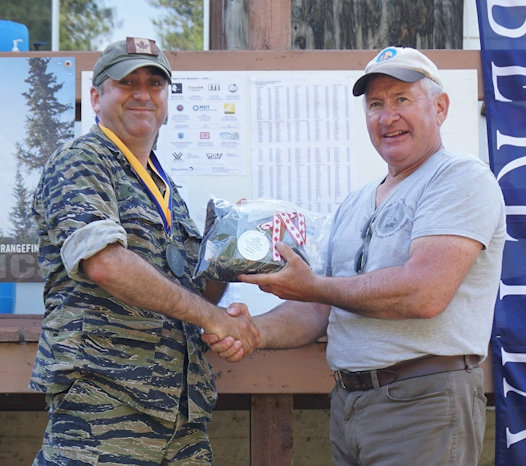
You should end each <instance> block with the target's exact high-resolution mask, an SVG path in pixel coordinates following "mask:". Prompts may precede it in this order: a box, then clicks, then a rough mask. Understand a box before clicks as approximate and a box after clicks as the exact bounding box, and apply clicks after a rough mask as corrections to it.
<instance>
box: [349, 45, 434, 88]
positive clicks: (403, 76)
mask: <svg viewBox="0 0 526 466" xmlns="http://www.w3.org/2000/svg"><path fill="white" fill-rule="evenodd" d="M378 74H386V75H389V76H392V77H393V78H396V79H399V80H400V81H405V82H408V83H414V82H416V81H419V80H420V79H422V78H424V77H427V78H430V79H432V80H433V81H435V82H436V83H437V84H438V85H440V86H441V87H442V82H441V81H440V77H439V76H438V68H437V67H436V65H435V64H434V63H433V62H432V61H431V60H430V59H429V58H427V57H426V56H425V55H424V54H423V53H422V52H419V51H418V50H415V49H412V48H410V47H387V48H386V49H383V50H382V51H381V52H380V53H379V54H378V55H376V57H374V58H373V59H372V60H371V61H370V62H369V63H368V64H367V66H366V67H365V74H364V75H363V76H362V77H360V79H358V81H356V83H355V84H354V87H353V90H352V93H353V94H354V95H355V96H359V95H362V94H364V93H365V89H366V88H367V83H368V81H369V79H370V78H371V77H372V76H374V75H378Z"/></svg>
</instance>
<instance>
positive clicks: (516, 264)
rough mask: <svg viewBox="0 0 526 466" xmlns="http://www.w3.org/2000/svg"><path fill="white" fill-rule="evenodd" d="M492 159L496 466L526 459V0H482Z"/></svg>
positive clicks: (479, 4) (480, 12)
mask: <svg viewBox="0 0 526 466" xmlns="http://www.w3.org/2000/svg"><path fill="white" fill-rule="evenodd" d="M477 11H478V19H479V30H480V43H481V62H482V75H483V81H484V99H485V108H486V119H487V128H488V147H489V160H490V165H491V168H492V170H493V172H494V173H495V176H496V177H497V180H498V181H499V184H500V187H501V189H502V192H503V194H504V199H505V203H506V219H507V229H508V238H507V241H506V245H505V247H504V258H503V268H502V277H501V284H500V292H499V296H498V298H497V302H496V305H495V319H494V323H493V332H492V337H491V348H492V349H491V351H492V355H493V378H494V385H495V408H496V432H495V434H496V435H495V465H496V466H515V465H516V466H518V465H524V464H526V0H477Z"/></svg>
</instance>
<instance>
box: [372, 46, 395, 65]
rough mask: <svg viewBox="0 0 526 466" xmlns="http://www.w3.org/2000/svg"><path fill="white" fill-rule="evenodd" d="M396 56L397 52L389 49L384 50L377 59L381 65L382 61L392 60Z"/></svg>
mask: <svg viewBox="0 0 526 466" xmlns="http://www.w3.org/2000/svg"><path fill="white" fill-rule="evenodd" d="M395 55H396V50H395V49H392V48H389V49H385V50H383V51H382V52H381V53H380V55H378V58H377V59H376V62H377V63H380V62H381V61H385V60H390V59H391V58H393V57H394V56H395Z"/></svg>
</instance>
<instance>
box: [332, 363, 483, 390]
mask: <svg viewBox="0 0 526 466" xmlns="http://www.w3.org/2000/svg"><path fill="white" fill-rule="evenodd" d="M478 365H479V357H478V356H475V355H467V356H425V357H423V358H418V359H412V360H410V361H405V362H401V363H398V364H395V365H393V366H389V367H386V368H385V369H378V370H371V371H358V372H350V371H347V370H344V369H342V370H339V371H336V372H335V373H334V378H335V379H336V381H337V382H338V383H339V384H340V386H341V387H342V388H344V389H345V390H347V391H349V392H353V391H356V390H369V389H371V388H378V387H382V386H384V385H387V384H389V383H392V382H394V381H396V380H405V379H411V378H413V377H420V376H423V375H431V374H438V373H440V372H450V371H460V370H467V371H469V370H471V369H472V368H474V367H478Z"/></svg>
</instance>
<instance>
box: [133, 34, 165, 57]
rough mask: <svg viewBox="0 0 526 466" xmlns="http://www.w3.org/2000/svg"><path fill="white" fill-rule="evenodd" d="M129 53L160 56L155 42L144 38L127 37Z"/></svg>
mask: <svg viewBox="0 0 526 466" xmlns="http://www.w3.org/2000/svg"><path fill="white" fill-rule="evenodd" d="M126 47H127V48H128V53H142V54H144V55H154V56H158V55H159V48H158V47H157V45H156V44H155V41H154V40H151V39H143V38H142V37H126Z"/></svg>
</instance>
